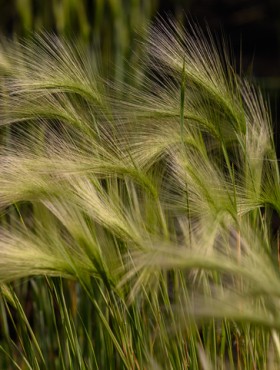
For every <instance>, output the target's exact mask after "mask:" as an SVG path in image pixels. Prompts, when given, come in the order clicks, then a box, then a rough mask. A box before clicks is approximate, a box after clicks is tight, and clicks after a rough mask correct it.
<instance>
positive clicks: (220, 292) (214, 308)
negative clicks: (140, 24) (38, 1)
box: [0, 21, 280, 370]
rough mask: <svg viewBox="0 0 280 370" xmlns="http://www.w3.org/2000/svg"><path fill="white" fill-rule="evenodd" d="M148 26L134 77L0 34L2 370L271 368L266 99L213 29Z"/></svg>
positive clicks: (53, 43)
mask: <svg viewBox="0 0 280 370" xmlns="http://www.w3.org/2000/svg"><path fill="white" fill-rule="evenodd" d="M149 34H150V36H149V38H148V40H147V41H146V42H145V43H144V44H143V46H142V47H143V53H144V54H145V55H146V58H145V60H143V61H142V63H141V65H140V67H139V68H140V69H141V73H143V77H142V81H143V83H142V84H141V86H137V88H136V87H135V85H133V84H128V83H127V84H125V83H124V82H123V80H122V81H118V80H117V81H112V80H108V79H107V80H106V79H105V78H104V76H103V75H102V74H101V73H100V72H99V68H98V65H97V63H95V61H94V60H93V59H92V56H91V55H92V54H91V53H87V52H86V51H85V50H82V49H81V48H80V47H78V46H74V45H73V44H72V45H71V44H69V43H67V42H65V41H63V40H62V39H60V38H58V37H54V36H51V35H40V36H36V37H34V39H33V40H32V41H30V40H29V41H26V42H22V43H19V44H18V43H15V42H11V43H3V44H2V48H1V54H0V69H1V95H0V97H1V99H0V123H1V128H0V129H1V149H0V162H1V173H0V207H1V228H0V234H1V235H0V289H1V295H0V328H1V337H0V350H1V357H0V358H1V360H0V364H1V368H3V369H4V368H5V369H70V368H71V369H112V370H113V369H135V370H136V369H205V370H208V369H278V368H279V365H280V339H279V331H280V315H279V295H280V277H279V266H278V264H279V233H278V230H277V227H275V224H277V220H278V219H279V212H280V190H279V168H278V162H277V157H276V152H275V147H274V143H273V134H272V128H271V127H272V126H271V119H270V113H269V108H268V106H267V103H266V102H265V100H264V99H263V97H262V95H261V92H260V91H259V89H258V88H256V87H254V86H252V85H251V84H250V82H249V81H247V80H246V79H245V78H243V77H242V76H239V75H237V74H236V73H235V71H234V68H233V67H232V66H231V64H230V60H229V57H228V56H227V53H226V51H225V50H224V49H223V48H218V47H217V46H216V44H215V41H214V39H213V37H212V36H211V34H210V33H209V34H206V35H204V34H203V33H202V31H201V30H200V29H199V28H197V27H195V26H191V27H190V30H189V32H187V33H184V34H183V33H182V31H181V28H178V27H177V26H176V25H175V24H173V23H172V22H171V21H170V22H167V23H164V22H162V21H161V22H159V23H158V24H157V25H155V26H154V27H153V28H151V29H150V30H149ZM137 68H138V67H136V66H131V71H133V70H134V72H135V73H137V71H138V70H137ZM143 71H144V72H143ZM127 80H128V81H129V80H130V79H129V78H128V79H127ZM276 226H277V225H276Z"/></svg>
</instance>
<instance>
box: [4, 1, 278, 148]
mask: <svg viewBox="0 0 280 370" xmlns="http://www.w3.org/2000/svg"><path fill="white" fill-rule="evenodd" d="M0 5H1V6H0V9H1V12H0V32H1V33H2V35H4V36H6V37H11V38H21V37H29V36H30V35H32V33H33V32H34V31H41V30H45V31H51V32H55V33H57V34H59V35H63V36H64V37H66V38H71V39H73V38H75V39H78V40H80V41H81V42H84V43H91V44H94V45H95V46H98V47H99V48H100V50H101V52H102V53H103V55H105V56H106V58H104V59H107V60H110V61H111V62H112V63H111V64H114V65H117V66H118V68H117V69H116V71H117V72H116V73H117V74H118V76H117V77H118V78H121V77H122V74H124V71H125V64H124V60H129V61H130V62H132V63H133V62H134V61H135V60H134V59H135V58H137V53H131V50H132V46H133V47H134V46H135V41H134V40H135V36H136V35H137V31H139V29H143V26H145V25H147V24H149V23H150V22H151V21H153V20H154V19H155V17H156V16H158V15H161V16H163V17H167V16H168V15H169V16H170V15H172V16H173V17H175V19H178V20H180V21H184V17H185V15H187V16H188V17H190V18H192V19H193V20H194V21H196V22H197V23H198V24H200V25H201V26H202V27H204V25H205V24H208V26H209V28H210V30H211V31H212V32H213V33H217V34H220V35H221V34H223V35H224V36H225V37H226V38H227V39H228V40H230V42H231V48H232V50H233V54H234V56H235V59H236V60H237V65H238V63H239V62H238V61H239V60H240V55H241V54H242V73H243V74H245V75H247V76H248V77H249V78H252V79H256V80H257V82H258V83H259V84H260V85H261V87H262V88H263V90H264V91H265V93H267V95H268V96H269V99H270V102H271V110H272V114H273V120H274V123H275V136H276V139H277V140H276V142H279V141H280V140H278V133H279V135H280V130H279V129H278V127H280V126H279V125H280V123H277V122H279V109H280V107H279V92H280V0H0ZM136 48H137V46H136ZM139 53H140V52H139ZM135 62H136V61H135ZM278 146H279V148H278V149H279V150H278V153H279V151H280V144H279V145H278Z"/></svg>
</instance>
